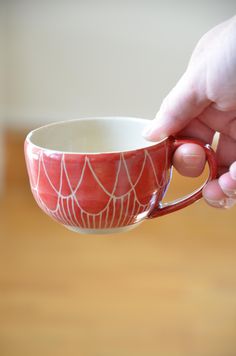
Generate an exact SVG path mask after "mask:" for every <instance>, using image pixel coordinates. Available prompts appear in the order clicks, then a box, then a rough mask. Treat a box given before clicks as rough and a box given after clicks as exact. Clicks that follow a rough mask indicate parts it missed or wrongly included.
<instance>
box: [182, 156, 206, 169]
mask: <svg viewBox="0 0 236 356" xmlns="http://www.w3.org/2000/svg"><path fill="white" fill-rule="evenodd" d="M183 162H184V163H185V164H186V165H188V166H189V167H195V166H197V165H198V164H199V163H201V162H202V157H201V156H199V155H195V154H187V155H183Z"/></svg>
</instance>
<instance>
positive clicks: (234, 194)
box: [223, 189, 236, 198]
mask: <svg viewBox="0 0 236 356" xmlns="http://www.w3.org/2000/svg"><path fill="white" fill-rule="evenodd" d="M223 191H224V193H225V194H226V195H228V196H229V197H230V198H236V189H235V190H227V189H223Z"/></svg>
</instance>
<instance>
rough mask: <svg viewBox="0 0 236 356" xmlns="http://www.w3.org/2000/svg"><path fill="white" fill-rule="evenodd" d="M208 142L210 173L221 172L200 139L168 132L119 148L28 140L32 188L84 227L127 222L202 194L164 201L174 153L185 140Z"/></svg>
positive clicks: (47, 207)
mask: <svg viewBox="0 0 236 356" xmlns="http://www.w3.org/2000/svg"><path fill="white" fill-rule="evenodd" d="M186 142H191V143H197V144H200V145H201V146H202V147H204V149H205V152H206V154H207V159H208V162H209V166H210V171H211V173H210V178H209V179H212V178H214V177H215V176H216V163H215V158H214V152H213V151H212V150H211V148H210V147H209V146H206V145H204V144H203V143H201V142H199V141H196V140H190V139H188V140H175V139H174V138H168V139H166V140H165V141H163V142H161V143H159V144H156V145H154V146H151V147H146V148H143V149H137V150H133V151H127V152H120V153H103V154H90V153H89V154H79V153H60V152H58V151H52V150H47V149H42V148H39V147H37V146H35V145H34V144H32V143H31V142H30V141H29V140H28V139H26V141H25V157H26V164H27V170H28V174H29V179H30V185H31V190H32V193H33V195H34V197H35V200H36V201H37V203H38V205H39V206H40V207H41V208H42V210H44V211H45V213H47V214H48V215H49V216H51V217H52V218H54V219H55V220H57V221H58V222H60V223H62V224H64V225H66V226H71V227H78V228H80V229H111V228H118V227H125V226H129V225H132V224H135V223H138V222H139V221H141V220H143V219H145V218H146V217H149V218H153V217H156V216H160V215H164V214H167V213H170V212H173V211H175V210H177V209H181V208H183V207H185V206H187V205H189V204H191V203H193V202H194V201H196V200H197V199H199V198H200V197H201V190H202V188H200V190H198V191H197V192H194V193H193V194H192V195H191V196H190V197H187V198H184V199H182V200H180V201H178V202H173V203H170V204H168V205H165V206H162V205H161V200H162V199H163V196H164V194H165V192H166V189H167V187H168V184H169V177H170V170H171V159H172V156H173V152H174V150H175V149H176V148H177V147H178V146H179V145H181V144H183V143H186Z"/></svg>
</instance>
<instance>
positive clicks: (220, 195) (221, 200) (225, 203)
mask: <svg viewBox="0 0 236 356" xmlns="http://www.w3.org/2000/svg"><path fill="white" fill-rule="evenodd" d="M202 195H203V197H204V199H205V201H206V202H207V203H208V204H209V205H210V206H212V207H214V208H221V209H229V208H232V207H233V206H234V205H235V204H236V200H235V199H234V198H231V197H228V196H227V195H226V194H225V193H224V192H223V190H222V189H221V187H220V184H219V182H218V180H212V181H211V182H209V183H207V184H206V185H205V187H204V188H203V191H202Z"/></svg>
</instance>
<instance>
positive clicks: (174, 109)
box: [143, 72, 210, 141]
mask: <svg viewBox="0 0 236 356" xmlns="http://www.w3.org/2000/svg"><path fill="white" fill-rule="evenodd" d="M195 77H196V76H195ZM204 87H205V83H201V78H197V79H194V77H193V76H192V75H191V74H189V73H188V72H185V73H184V75H183V76H182V77H181V79H180V80H179V82H178V83H177V84H176V86H175V87H174V88H173V89H172V90H171V92H170V93H169V94H168V95H167V97H166V98H165V99H164V100H163V102H162V104H161V107H160V110H159V111H158V113H157V115H156V118H155V119H154V120H152V121H151V123H150V124H149V125H148V127H146V128H145V130H144V132H143V136H144V137H145V138H146V139H147V140H149V141H159V140H162V139H164V138H166V137H167V136H170V135H173V134H176V133H177V132H178V131H180V130H182V129H183V128H184V127H185V126H186V125H187V124H188V123H189V122H190V121H191V120H192V119H193V118H195V117H197V116H198V115H200V113H201V112H202V111H203V110H204V109H205V108H206V107H207V106H208V105H209V104H210V100H209V99H207V97H206V95H205V88H204Z"/></svg>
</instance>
